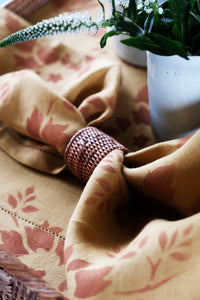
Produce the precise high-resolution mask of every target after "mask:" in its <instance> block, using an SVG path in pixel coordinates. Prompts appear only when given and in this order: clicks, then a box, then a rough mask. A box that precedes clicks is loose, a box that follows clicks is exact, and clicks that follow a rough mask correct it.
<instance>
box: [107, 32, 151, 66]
mask: <svg viewBox="0 0 200 300" xmlns="http://www.w3.org/2000/svg"><path fill="white" fill-rule="evenodd" d="M127 38H128V37H124V35H117V36H114V37H113V44H114V49H115V52H116V53H117V55H118V56H119V57H120V58H121V59H123V60H124V61H126V62H127V63H129V64H132V65H135V66H139V67H146V66H147V58H146V51H142V50H139V49H136V48H134V47H129V46H126V45H124V44H122V43H121V42H120V40H122V39H127Z"/></svg>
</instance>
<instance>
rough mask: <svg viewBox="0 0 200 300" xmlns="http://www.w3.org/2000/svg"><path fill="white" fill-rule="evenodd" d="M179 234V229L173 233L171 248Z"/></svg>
mask: <svg viewBox="0 0 200 300" xmlns="http://www.w3.org/2000/svg"><path fill="white" fill-rule="evenodd" d="M177 236H178V231H177V230H176V231H175V232H174V233H173V235H172V238H171V241H170V245H169V248H171V247H172V246H173V245H174V243H175V242H176V239H177Z"/></svg>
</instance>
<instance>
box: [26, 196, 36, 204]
mask: <svg viewBox="0 0 200 300" xmlns="http://www.w3.org/2000/svg"><path fill="white" fill-rule="evenodd" d="M35 199H36V196H35V195H34V196H31V197H28V198H27V199H26V201H25V203H27V202H30V201H33V200H35Z"/></svg>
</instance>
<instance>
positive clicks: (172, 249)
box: [115, 224, 193, 296]
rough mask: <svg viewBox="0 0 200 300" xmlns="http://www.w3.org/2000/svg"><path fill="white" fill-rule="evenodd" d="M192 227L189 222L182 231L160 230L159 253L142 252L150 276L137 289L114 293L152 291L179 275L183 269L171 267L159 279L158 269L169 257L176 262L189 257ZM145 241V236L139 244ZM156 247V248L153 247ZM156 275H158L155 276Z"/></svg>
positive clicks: (127, 293) (133, 244) (142, 244)
mask: <svg viewBox="0 0 200 300" xmlns="http://www.w3.org/2000/svg"><path fill="white" fill-rule="evenodd" d="M192 229H193V224H189V225H188V226H187V227H186V228H184V229H183V230H182V231H181V230H178V229H175V230H174V231H173V232H172V234H171V236H169V234H167V232H166V231H164V230H163V231H161V232H160V234H159V235H158V245H159V247H160V255H158V253H157V258H156V259H155V257H151V256H150V255H146V254H145V252H143V255H144V259H145V260H146V264H147V266H146V270H148V269H150V277H149V281H148V282H147V284H146V285H145V286H142V287H139V288H137V289H132V290H128V291H116V292H115V294H116V295H124V296H125V295H127V296H128V295H134V294H143V293H146V292H149V291H153V290H155V289H158V288H159V287H161V286H162V285H164V284H166V283H167V282H169V281H170V280H172V279H173V278H175V277H177V276H178V275H180V274H181V273H182V272H184V271H183V269H182V268H179V267H178V266H177V268H174V267H173V270H172V274H170V275H167V274H166V275H165V277H164V278H163V279H161V276H160V275H159V271H160V268H161V265H162V264H164V265H166V264H167V263H168V261H169V260H170V259H173V260H174V261H176V262H177V263H178V264H180V263H183V262H185V261H186V260H188V259H189V258H190V257H191V253H190V247H191V245H192V242H193V239H192V238H191V237H189V236H190V234H191V232H192ZM146 242H147V237H145V238H144V239H143V241H140V242H139V244H140V245H141V246H142V247H143V246H144V245H145V244H146ZM135 243H137V239H136V241H134V242H133V243H132V246H133V249H135V246H136V244H135ZM155 249H156V248H155ZM157 275H158V276H157ZM162 277H163V276H162Z"/></svg>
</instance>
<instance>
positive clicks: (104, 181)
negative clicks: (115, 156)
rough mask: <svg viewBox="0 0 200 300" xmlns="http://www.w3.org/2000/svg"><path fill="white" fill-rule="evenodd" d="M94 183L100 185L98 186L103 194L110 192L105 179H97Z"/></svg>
mask: <svg viewBox="0 0 200 300" xmlns="http://www.w3.org/2000/svg"><path fill="white" fill-rule="evenodd" d="M96 181H97V182H98V183H99V184H100V186H101V187H102V188H103V189H104V191H105V192H110V185H109V183H108V182H107V181H106V180H105V179H103V178H97V179H96Z"/></svg>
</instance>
